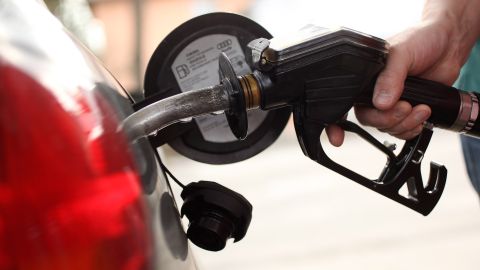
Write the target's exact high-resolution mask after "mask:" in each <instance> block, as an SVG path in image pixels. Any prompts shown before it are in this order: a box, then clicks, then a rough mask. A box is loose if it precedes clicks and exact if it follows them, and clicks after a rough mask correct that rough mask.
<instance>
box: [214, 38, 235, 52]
mask: <svg viewBox="0 0 480 270" xmlns="http://www.w3.org/2000/svg"><path fill="white" fill-rule="evenodd" d="M230 45H232V40H231V39H225V40H224V41H222V42H219V43H217V49H219V50H221V51H226V50H229V49H230Z"/></svg>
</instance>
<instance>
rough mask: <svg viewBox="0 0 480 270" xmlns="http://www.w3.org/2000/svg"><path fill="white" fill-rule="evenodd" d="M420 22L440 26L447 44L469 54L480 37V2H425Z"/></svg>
mask: <svg viewBox="0 0 480 270" xmlns="http://www.w3.org/2000/svg"><path fill="white" fill-rule="evenodd" d="M422 21H423V22H425V23H439V24H441V25H442V27H443V29H445V32H446V34H447V36H448V39H449V42H450V43H451V44H458V46H459V48H457V49H458V51H459V52H469V51H470V49H471V47H472V46H473V44H474V43H475V41H476V40H477V39H478V38H479V36H480V0H426V1H425V6H424V9H423V14H422ZM467 56H468V54H466V55H464V56H463V55H462V56H460V55H459V57H461V58H465V59H462V60H466V57H467Z"/></svg>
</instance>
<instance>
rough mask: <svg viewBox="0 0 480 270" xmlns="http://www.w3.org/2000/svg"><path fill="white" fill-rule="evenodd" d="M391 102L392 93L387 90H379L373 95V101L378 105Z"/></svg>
mask: <svg viewBox="0 0 480 270" xmlns="http://www.w3.org/2000/svg"><path fill="white" fill-rule="evenodd" d="M391 102H392V95H390V94H389V93H388V92H387V91H380V92H379V93H378V94H377V95H375V103H377V104H378V105H389V104H390V103H391Z"/></svg>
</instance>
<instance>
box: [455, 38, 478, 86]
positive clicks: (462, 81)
mask: <svg viewBox="0 0 480 270" xmlns="http://www.w3.org/2000/svg"><path fill="white" fill-rule="evenodd" d="M454 86H455V87H457V88H459V89H462V90H465V91H474V92H478V93H480V40H477V43H475V46H474V47H473V49H472V51H471V53H470V56H469V58H468V60H467V62H466V63H465V65H463V67H462V69H461V70H460V75H459V77H458V79H457V81H456V82H455V84H454Z"/></svg>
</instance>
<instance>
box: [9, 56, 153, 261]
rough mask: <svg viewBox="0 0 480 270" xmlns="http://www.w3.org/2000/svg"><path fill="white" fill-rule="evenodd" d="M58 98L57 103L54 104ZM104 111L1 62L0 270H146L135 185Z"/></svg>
mask: <svg viewBox="0 0 480 270" xmlns="http://www.w3.org/2000/svg"><path fill="white" fill-rule="evenodd" d="M62 95H63V96H62ZM117 127H118V120H117V119H116V117H115V113H114V111H113V110H112V108H111V107H110V106H109V104H108V103H107V102H106V101H105V100H103V99H102V97H101V96H98V93H97V94H95V91H86V90H78V91H75V93H73V92H72V93H57V92H55V90H52V89H45V88H44V87H43V86H41V85H40V84H39V83H37V82H36V81H35V80H33V79H32V78H31V77H29V76H27V75H26V74H24V73H22V72H20V71H18V70H17V69H15V68H12V67H9V66H2V65H1V63H0V269H49V270H51V269H128V270H130V269H145V268H148V267H149V260H150V253H151V249H150V246H151V245H150V239H151V237H150V235H149V232H150V230H149V228H148V222H147V218H148V217H147V216H146V212H145V209H144V205H143V203H142V198H141V190H140V186H139V180H138V176H137V174H136V172H135V169H134V165H133V161H132V158H131V155H130V152H129V150H128V145H127V142H126V140H125V138H124V137H123V136H122V134H121V133H118V132H117Z"/></svg>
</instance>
